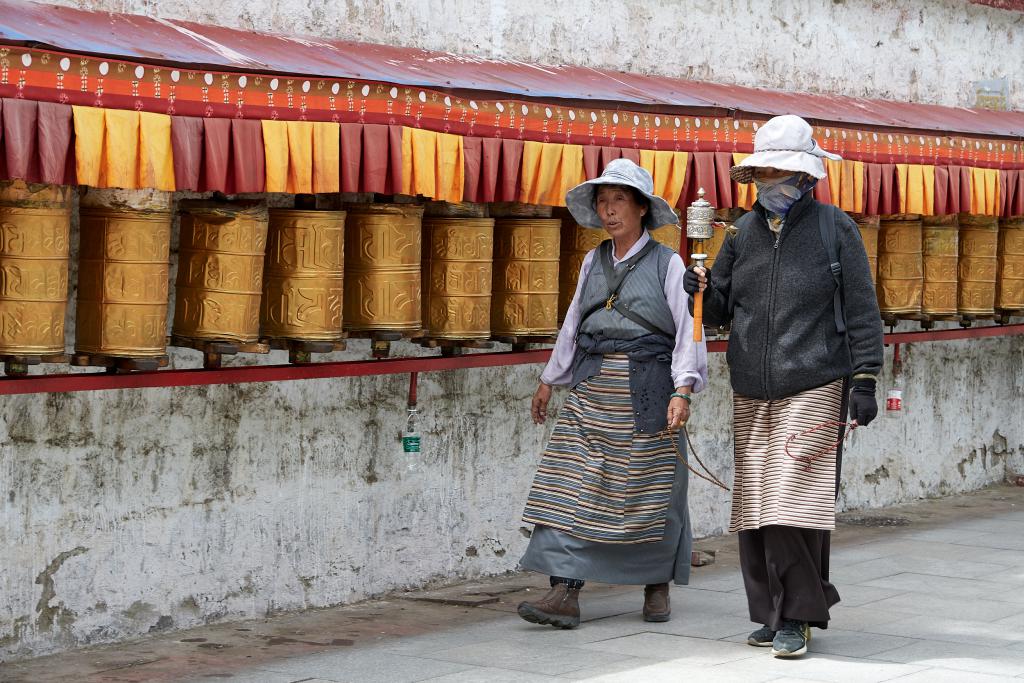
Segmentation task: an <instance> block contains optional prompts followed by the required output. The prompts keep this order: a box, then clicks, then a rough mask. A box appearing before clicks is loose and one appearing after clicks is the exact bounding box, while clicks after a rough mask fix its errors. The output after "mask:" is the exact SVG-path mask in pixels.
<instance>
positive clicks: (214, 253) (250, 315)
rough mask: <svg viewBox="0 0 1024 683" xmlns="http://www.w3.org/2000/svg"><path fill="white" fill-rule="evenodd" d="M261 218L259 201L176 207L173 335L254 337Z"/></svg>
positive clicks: (245, 340)
mask: <svg viewBox="0 0 1024 683" xmlns="http://www.w3.org/2000/svg"><path fill="white" fill-rule="evenodd" d="M267 222H268V213H267V208H266V207H265V206H263V205H262V204H251V203H250V204H243V203H233V204H213V203H198V204H192V205H188V206H186V207H183V208H182V216H181V245H180V248H179V252H178V253H179V256H178V279H177V282H176V285H175V305H174V325H173V333H174V334H175V335H176V336H179V337H185V338H190V339H202V340H217V341H230V342H240V343H252V342H255V341H257V340H258V339H259V332H260V297H261V294H262V291H263V259H264V252H265V250H266V241H267Z"/></svg>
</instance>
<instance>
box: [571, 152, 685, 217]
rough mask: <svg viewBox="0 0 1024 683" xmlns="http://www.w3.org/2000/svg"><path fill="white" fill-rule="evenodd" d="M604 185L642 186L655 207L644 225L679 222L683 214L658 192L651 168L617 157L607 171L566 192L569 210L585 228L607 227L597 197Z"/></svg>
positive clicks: (641, 188)
mask: <svg viewBox="0 0 1024 683" xmlns="http://www.w3.org/2000/svg"><path fill="white" fill-rule="evenodd" d="M600 185H626V186H628V187H632V188H634V189H636V190H638V191H639V192H640V193H641V194H642V195H643V196H645V197H647V199H648V200H649V201H650V202H651V208H650V210H648V212H647V215H646V216H644V226H646V227H652V228H657V227H661V226H662V225H677V224H678V223H679V216H678V215H676V212H675V211H673V210H672V207H671V206H669V203H668V202H667V201H665V200H664V199H662V198H661V197H659V196H658V195H656V194H654V179H653V178H651V174H650V173H648V172H647V169H645V168H642V167H640V166H638V165H636V164H635V163H634V162H632V161H630V160H629V159H613V160H612V161H610V162H608V165H607V166H605V169H604V173H602V174H601V175H600V176H599V177H597V178H593V179H591V180H588V181H586V182H585V183H580V184H579V185H577V186H576V187H574V188H572V189H571V190H569V191H568V192H566V193H565V205H566V207H568V209H569V213H571V214H572V217H573V218H575V219H576V222H577V223H578V224H579V225H582V226H583V227H584V228H598V229H600V228H604V223H602V222H601V218H600V216H598V215H597V209H596V208H595V206H594V197H595V194H596V192H597V188H598V186H600Z"/></svg>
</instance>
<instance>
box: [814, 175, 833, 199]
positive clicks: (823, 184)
mask: <svg viewBox="0 0 1024 683" xmlns="http://www.w3.org/2000/svg"><path fill="white" fill-rule="evenodd" d="M814 198H815V199H817V200H818V201H819V202H821V203H822V204H831V203H832V188H831V187H830V186H829V184H828V174H827V173H826V175H825V177H824V178H822V179H821V180H819V181H818V182H816V183H815V184H814Z"/></svg>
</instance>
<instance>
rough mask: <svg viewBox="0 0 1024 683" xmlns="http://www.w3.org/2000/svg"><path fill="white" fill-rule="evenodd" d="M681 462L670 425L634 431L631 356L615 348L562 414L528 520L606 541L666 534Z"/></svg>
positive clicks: (528, 506) (534, 490) (540, 471)
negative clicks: (652, 431)
mask: <svg viewBox="0 0 1024 683" xmlns="http://www.w3.org/2000/svg"><path fill="white" fill-rule="evenodd" d="M675 466H676V452H675V446H674V445H673V443H672V440H671V437H670V436H669V433H668V432H667V431H665V432H662V433H660V434H637V433H634V431H633V404H632V400H631V396H630V392H629V358H628V357H627V356H626V355H624V354H607V355H605V356H604V359H603V361H602V363H601V372H600V374H598V375H595V376H594V377H591V378H590V379H588V380H586V381H583V382H580V384H579V385H577V387H576V388H575V389H573V390H572V391H571V392H570V394H569V397H568V399H567V400H566V403H565V405H564V406H563V408H562V410H561V412H560V413H559V416H558V422H557V423H556V424H555V428H554V431H553V433H552V435H551V440H550V441H549V442H548V446H547V449H546V450H545V451H544V454H543V455H542V456H541V461H540V466H539V467H538V469H537V474H536V476H535V478H534V481H533V486H532V487H531V489H530V496H529V498H528V499H527V503H526V510H525V511H524V513H523V521H525V522H529V523H532V524H537V525H543V526H547V527H551V528H553V529H558V530H560V531H563V532H565V533H567V534H569V535H570V536H574V537H576V538H581V539H584V540H590V541H597V542H601V543H648V542H653V541H659V540H661V538H662V536H663V535H664V533H665V518H666V513H667V510H668V506H669V502H670V499H671V495H672V484H673V481H674V478H675Z"/></svg>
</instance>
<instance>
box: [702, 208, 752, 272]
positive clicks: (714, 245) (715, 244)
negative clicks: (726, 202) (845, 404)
mask: <svg viewBox="0 0 1024 683" xmlns="http://www.w3.org/2000/svg"><path fill="white" fill-rule="evenodd" d="M745 213H746V211H744V210H743V209H716V210H715V221H716V222H718V223H726V225H725V226H720V225H716V224H715V223H712V224H711V228H712V235H711V239H709V240H704V253H705V254H707V255H708V257H707V258H706V259H704V267H705V268H707V269H708V270H711V267H712V266H714V265H715V259H716V258H718V252H720V251H722V245H723V244H725V238H726V236H727V235H728V234H729V233H728V228H729V227H730V226H732V224H733V223H735V222H736V221H738V220H739V219H740V217H741V216H743V214H745Z"/></svg>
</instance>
